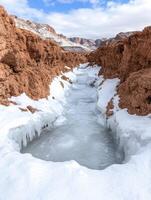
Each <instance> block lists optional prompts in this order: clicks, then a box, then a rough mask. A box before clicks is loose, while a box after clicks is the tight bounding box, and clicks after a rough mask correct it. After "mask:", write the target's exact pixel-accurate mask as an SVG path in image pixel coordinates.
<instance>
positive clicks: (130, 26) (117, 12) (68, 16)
mask: <svg viewBox="0 0 151 200" xmlns="http://www.w3.org/2000/svg"><path fill="white" fill-rule="evenodd" d="M0 4H2V5H4V6H5V7H6V8H7V9H8V10H9V12H11V13H15V14H17V15H19V16H21V17H26V18H30V19H34V20H38V21H41V22H45V23H48V24H50V25H51V26H53V27H54V28H55V29H56V30H57V31H58V32H59V33H63V34H65V35H67V36H81V37H87V38H101V37H110V36H113V35H114V34H116V33H118V32H121V31H130V30H140V29H142V28H143V27H144V26H147V25H151V1H150V0H130V1H129V3H125V4H120V3H115V2H114V1H112V2H111V1H109V3H108V5H107V7H106V8H103V7H101V6H100V7H98V8H97V7H95V8H82V9H76V10H71V11H69V12H68V13H58V12H50V13H44V11H43V10H37V9H34V8H30V7H29V5H28V0H0Z"/></svg>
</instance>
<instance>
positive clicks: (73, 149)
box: [22, 73, 118, 169]
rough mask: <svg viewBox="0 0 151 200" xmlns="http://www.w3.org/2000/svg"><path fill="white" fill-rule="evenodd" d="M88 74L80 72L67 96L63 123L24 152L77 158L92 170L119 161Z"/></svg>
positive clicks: (59, 159)
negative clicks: (103, 124) (98, 108)
mask: <svg viewBox="0 0 151 200" xmlns="http://www.w3.org/2000/svg"><path fill="white" fill-rule="evenodd" d="M87 78H88V74H86V73H79V75H77V81H76V82H75V83H73V84H72V87H71V89H70V91H69V93H68V95H67V98H66V99H67V103H66V105H65V111H64V117H65V119H66V120H65V121H64V122H63V124H61V125H59V126H57V127H55V128H54V129H52V130H51V131H44V133H43V134H41V136H40V138H38V139H36V140H34V141H33V142H31V143H29V144H28V146H27V147H26V148H24V149H23V150H22V153H31V154H32V155H33V156H35V157H38V158H40V159H43V160H51V161H56V162H62V161H68V160H76V161H77V162H78V163H80V164H81V165H84V166H87V167H88V168H92V169H103V168H105V167H107V166H109V165H111V164H113V163H117V162H118V160H117V158H116V150H115V144H114V142H113V139H112V137H111V135H110V133H109V132H108V130H106V129H104V128H103V127H102V126H101V125H100V124H99V123H98V122H97V121H98V120H97V119H98V116H99V115H101V114H100V112H99V111H98V110H97V108H96V102H97V92H96V88H95V87H92V86H91V85H89V84H88V83H87Z"/></svg>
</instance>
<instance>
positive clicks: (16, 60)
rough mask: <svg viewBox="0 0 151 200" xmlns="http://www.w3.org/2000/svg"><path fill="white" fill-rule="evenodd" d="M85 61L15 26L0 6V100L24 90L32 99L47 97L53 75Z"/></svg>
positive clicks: (81, 56) (4, 100)
mask: <svg viewBox="0 0 151 200" xmlns="http://www.w3.org/2000/svg"><path fill="white" fill-rule="evenodd" d="M83 62H86V58H85V55H83V54H79V53H71V52H67V51H64V50H63V49H62V48H61V47H59V46H58V45H57V44H56V43H54V42H53V41H51V40H43V39H42V38H40V37H39V36H38V35H35V34H33V33H31V32H29V31H26V30H21V29H17V28H16V26H15V22H14V20H13V19H12V18H11V17H10V16H8V14H7V12H6V11H5V10H4V8H3V7H0V103H2V104H8V98H9V97H11V96H16V95H19V94H21V93H23V92H25V93H26V94H27V95H28V96H30V97H31V98H33V99H39V98H43V97H47V96H48V94H49V84H50V81H51V80H52V78H53V77H54V76H55V75H58V74H60V73H61V71H66V70H67V68H66V67H65V66H68V67H70V68H72V67H75V66H76V65H78V64H79V63H83Z"/></svg>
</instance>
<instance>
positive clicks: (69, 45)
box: [14, 18, 92, 52]
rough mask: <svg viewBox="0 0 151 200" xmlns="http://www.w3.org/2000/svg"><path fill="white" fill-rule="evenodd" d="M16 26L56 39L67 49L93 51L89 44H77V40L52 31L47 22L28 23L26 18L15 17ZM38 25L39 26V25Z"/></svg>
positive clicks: (46, 37) (44, 37)
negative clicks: (73, 40) (71, 39)
mask: <svg viewBox="0 0 151 200" xmlns="http://www.w3.org/2000/svg"><path fill="white" fill-rule="evenodd" d="M14 20H15V23H16V26H17V27H18V28H21V29H25V30H28V31H31V32H33V33H34V34H36V35H39V36H40V37H41V38H43V39H51V40H54V41H55V42H56V43H58V44H59V45H60V46H62V47H63V48H65V50H69V51H77V52H78V51H80V52H81V51H92V49H90V48H89V47H87V46H84V45H80V44H77V43H75V42H71V41H70V40H69V39H67V38H65V37H63V36H61V35H59V34H57V33H53V32H51V31H50V30H49V29H48V28H47V25H45V24H36V23H34V22H31V23H27V22H26V21H25V20H22V19H19V18H14ZM37 25H38V26H37Z"/></svg>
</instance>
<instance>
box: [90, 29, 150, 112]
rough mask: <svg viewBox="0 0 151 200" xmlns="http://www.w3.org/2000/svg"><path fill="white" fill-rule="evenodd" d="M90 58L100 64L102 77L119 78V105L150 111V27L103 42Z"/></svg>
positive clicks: (137, 110) (132, 110)
mask: <svg viewBox="0 0 151 200" xmlns="http://www.w3.org/2000/svg"><path fill="white" fill-rule="evenodd" d="M89 61H90V62H94V63H97V64H99V65H101V66H102V70H101V71H100V74H101V73H102V74H103V75H104V77H105V78H115V77H119V78H120V80H121V83H120V85H119V88H118V94H119V96H120V103H119V105H120V107H121V108H128V111H129V113H131V114H138V115H146V114H149V113H151V27H146V28H145V29H144V30H143V31H142V32H134V33H133V34H130V36H128V37H126V38H125V37H124V38H118V39H114V40H112V41H109V42H107V43H104V44H103V45H101V47H100V48H98V49H97V50H96V51H94V52H92V53H91V54H90V55H89Z"/></svg>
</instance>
